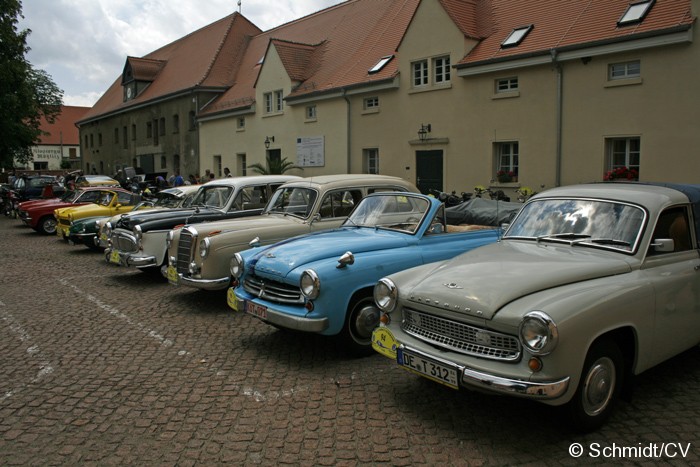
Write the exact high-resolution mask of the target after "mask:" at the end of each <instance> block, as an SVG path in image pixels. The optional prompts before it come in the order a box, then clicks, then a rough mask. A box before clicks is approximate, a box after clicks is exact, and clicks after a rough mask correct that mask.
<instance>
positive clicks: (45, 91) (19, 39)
mask: <svg viewBox="0 0 700 467" xmlns="http://www.w3.org/2000/svg"><path fill="white" fill-rule="evenodd" d="M19 17H22V2H21V1H19V0H0V167H4V168H11V167H13V165H14V160H15V159H16V160H18V161H19V162H20V163H24V162H27V161H29V160H31V158H32V153H31V146H33V145H34V144H35V142H36V141H37V140H38V139H39V137H40V136H41V134H42V131H41V129H40V125H41V118H42V117H44V118H46V120H47V121H48V122H49V123H53V122H54V121H55V118H56V116H57V115H58V114H59V113H60V111H61V105H63V91H62V90H60V89H59V88H58V87H57V86H56V84H55V83H54V82H53V80H52V78H51V76H49V75H48V74H47V73H46V72H45V71H43V70H36V69H34V68H33V67H32V65H31V64H30V63H29V62H28V61H27V59H26V58H25V54H26V53H27V52H28V51H29V47H28V46H27V36H29V34H30V33H31V31H30V30H28V29H25V30H23V31H18V30H17V24H18V18H19Z"/></svg>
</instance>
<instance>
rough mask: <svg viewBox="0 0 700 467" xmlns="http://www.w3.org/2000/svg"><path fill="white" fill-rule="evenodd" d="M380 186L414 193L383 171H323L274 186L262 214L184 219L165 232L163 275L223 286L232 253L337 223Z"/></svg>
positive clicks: (183, 282) (184, 281)
mask: <svg viewBox="0 0 700 467" xmlns="http://www.w3.org/2000/svg"><path fill="white" fill-rule="evenodd" d="M379 191H406V192H413V193H417V192H418V189H417V188H416V187H415V185H413V184H412V183H409V182H407V181H405V180H403V179H401V178H397V177H390V176H385V175H357V174H355V175H348V174H343V175H325V176H320V177H311V178H306V179H301V180H295V181H292V182H288V183H286V184H284V185H283V186H281V187H280V188H278V189H277V191H276V192H275V194H274V195H273V196H272V198H271V199H270V201H269V202H268V204H267V206H266V207H265V210H264V211H263V214H262V216H257V217H254V218H246V219H232V220H228V221H221V222H208V223H200V224H195V225H187V226H185V227H183V228H182V229H173V230H171V231H170V233H169V234H168V240H167V242H168V264H167V266H164V267H163V268H162V272H163V275H164V276H165V277H166V278H167V279H168V281H169V282H170V283H172V284H175V285H185V286H189V287H195V288H199V289H205V290H220V289H226V288H227V287H228V286H229V284H230V278H231V275H230V271H229V263H230V261H231V258H232V257H233V255H234V253H237V252H239V251H242V250H245V249H248V248H250V246H251V242H253V241H254V244H255V245H269V244H272V243H277V242H279V241H281V240H284V239H287V238H290V237H294V236H296V235H302V234H307V233H311V232H316V231H319V230H329V229H333V228H336V227H340V225H341V224H342V223H343V221H344V220H345V218H346V217H347V216H348V215H349V214H350V211H352V209H353V208H354V207H355V205H356V204H357V203H358V202H359V201H360V200H361V199H362V198H363V197H364V196H366V195H368V194H370V193H376V192H379Z"/></svg>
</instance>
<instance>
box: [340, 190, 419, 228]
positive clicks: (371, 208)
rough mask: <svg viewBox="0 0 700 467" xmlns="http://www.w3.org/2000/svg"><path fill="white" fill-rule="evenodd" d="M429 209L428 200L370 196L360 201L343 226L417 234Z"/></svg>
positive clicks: (384, 195) (410, 197) (398, 195)
mask: <svg viewBox="0 0 700 467" xmlns="http://www.w3.org/2000/svg"><path fill="white" fill-rule="evenodd" d="M429 209H430V204H429V203H428V200H426V199H423V198H414V197H412V196H406V195H404V194H382V195H377V196H369V197H367V198H364V199H363V200H362V201H360V204H358V205H357V207H356V208H355V210H354V211H353V212H352V214H350V217H348V219H347V220H346V221H345V222H344V223H343V226H357V227H373V228H380V229H389V230H398V231H402V232H408V233H415V232H416V230H418V226H419V225H420V223H421V220H422V219H423V217H425V215H426V213H427V212H428V210H429Z"/></svg>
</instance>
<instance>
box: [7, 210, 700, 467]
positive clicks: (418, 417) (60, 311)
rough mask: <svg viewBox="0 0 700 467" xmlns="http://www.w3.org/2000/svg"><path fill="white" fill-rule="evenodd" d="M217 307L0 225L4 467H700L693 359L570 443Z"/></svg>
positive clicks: (519, 418) (570, 436) (532, 422)
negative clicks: (661, 466)
mask: <svg viewBox="0 0 700 467" xmlns="http://www.w3.org/2000/svg"><path fill="white" fill-rule="evenodd" d="M225 302H226V300H225V295H224V294H223V293H210V292H200V291H193V290H190V289H187V288H177V287H173V286H171V285H169V284H167V283H165V281H164V280H163V279H162V278H160V277H159V276H157V275H155V274H152V273H144V272H141V271H138V270H132V269H125V268H118V267H114V266H111V265H109V264H107V263H105V261H104V260H103V258H102V256H101V255H100V254H99V253H96V252H94V251H91V250H88V249H87V248H85V247H82V246H70V245H68V244H67V243H64V242H62V241H59V240H58V239H57V238H56V237H45V236H41V235H39V234H37V233H36V232H34V231H33V230H31V229H29V228H26V227H23V226H21V224H20V223H19V221H18V220H15V219H9V218H5V217H1V218H0V357H1V359H0V465H5V466H6V465H41V466H45V465H56V464H65V465H76V464H80V465H91V464H93V465H134V464H138V465H179V466H187V465H218V464H229V465H240V464H247V465H251V464H264V465H272V464H275V465H279V464H290V465H368V464H373V465H376V464H387V465H441V464H451V465H503V464H509V465H527V464H530V465H578V464H581V463H586V464H591V463H593V464H609V463H612V462H615V463H626V464H628V465H652V464H658V463H669V464H674V465H684V464H688V465H690V464H695V465H698V463H700V349H699V348H695V349H693V350H691V351H689V352H686V353H685V354H683V355H681V356H679V357H677V358H675V359H673V360H671V361H669V362H666V363H665V364H663V365H661V366H659V367H658V368H656V369H653V370H651V371H649V372H648V373H646V374H644V375H642V376H641V377H639V378H638V384H637V389H636V392H635V395H634V397H633V399H632V401H631V402H623V403H621V405H620V406H619V407H618V410H617V412H616V413H615V415H614V416H613V418H612V419H611V420H610V422H609V424H608V425H606V426H605V427H604V428H603V429H601V430H600V431H598V432H597V433H593V434H588V435H578V434H574V433H572V432H571V431H570V430H569V429H568V428H567V426H566V425H565V424H564V423H563V422H562V421H561V419H560V418H559V417H558V412H557V411H556V410H554V409H551V408H549V407H547V406H544V405H540V404H535V403H529V402H525V401H522V400H515V399H510V398H505V397H495V396H488V395H482V394H477V393H471V392H466V391H460V392H457V391H452V390H450V389H447V388H443V387H441V386H439V385H436V384H434V383H432V382H430V381H427V380H424V379H422V378H419V377H417V376H415V375H412V374H410V373H408V372H406V371H403V370H401V369H399V368H397V367H396V366H395V365H393V364H392V363H391V361H389V360H388V359H386V358H384V357H382V356H379V355H375V356H371V357H368V358H364V359H351V358H348V357H345V356H344V355H343V354H341V353H338V352H337V351H336V350H335V349H334V346H333V344H332V342H330V341H329V340H327V339H323V338H319V337H317V336H313V335H311V336H309V335H299V334H294V333H288V332H283V331H278V330H276V329H274V328H272V327H270V326H267V325H265V324H264V323H262V322H260V321H257V320H255V319H253V318H251V317H249V316H245V315H241V314H234V313H232V312H229V309H228V308H227V306H226V303H225ZM573 443H579V444H580V445H581V446H582V447H583V455H582V456H581V457H580V458H575V457H572V455H571V454H570V447H571V446H572V444H573ZM662 443H665V444H662ZM688 447H689V451H688V452H687V453H686V454H685V457H684V456H683V451H685V449H688ZM614 448H617V449H618V450H617V451H614V450H613V449H614ZM621 448H628V449H629V448H636V449H637V451H636V452H634V451H628V452H627V453H625V452H624V451H621V450H620V449H621ZM643 448H646V451H644V450H643ZM652 448H655V449H656V451H657V452H656V454H657V456H656V457H654V458H650V457H649V455H651V454H654V452H653V451H652ZM659 454H660V455H659ZM610 455H615V456H616V457H615V458H610V457H609V456H610ZM625 455H626V457H625Z"/></svg>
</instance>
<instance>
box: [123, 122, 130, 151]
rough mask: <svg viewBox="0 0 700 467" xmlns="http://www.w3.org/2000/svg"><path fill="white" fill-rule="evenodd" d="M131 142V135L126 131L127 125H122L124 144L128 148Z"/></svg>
mask: <svg viewBox="0 0 700 467" xmlns="http://www.w3.org/2000/svg"><path fill="white" fill-rule="evenodd" d="M128 144H129V135H128V134H127V132H126V126H124V127H122V146H123V147H124V149H126V148H127V147H129V146H128Z"/></svg>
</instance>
